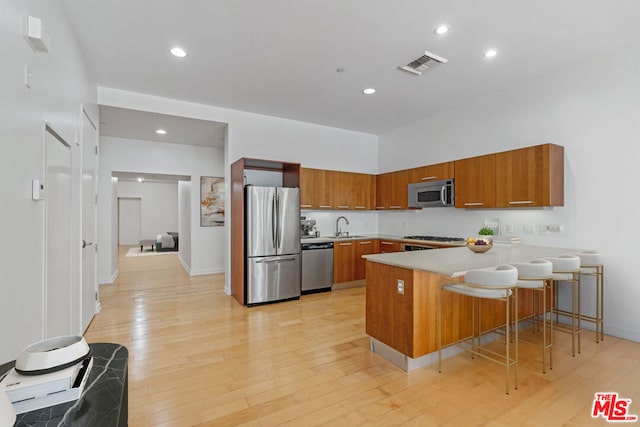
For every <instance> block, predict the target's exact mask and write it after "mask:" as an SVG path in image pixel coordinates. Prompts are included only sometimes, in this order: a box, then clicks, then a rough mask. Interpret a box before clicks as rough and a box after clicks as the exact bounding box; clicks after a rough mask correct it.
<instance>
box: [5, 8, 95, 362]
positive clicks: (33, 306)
mask: <svg viewBox="0 0 640 427" xmlns="http://www.w3.org/2000/svg"><path fill="white" fill-rule="evenodd" d="M27 15H32V16H36V17H39V18H41V19H42V20H43V23H44V25H45V26H46V28H47V30H48V31H49V33H50V34H51V37H52V49H51V51H50V52H49V53H42V52H36V51H34V50H33V49H32V48H31V46H30V45H29V44H28V42H27V40H26V39H25V37H24V35H23V27H24V19H25V16H27ZM0 57H2V58H3V59H2V66H0V93H1V94H2V96H0V141H2V149H3V155H2V156H0V178H1V179H0V182H1V184H0V198H1V199H2V209H0V222H1V223H2V224H3V225H4V227H3V229H2V236H3V238H4V239H5V241H7V242H11V244H10V245H2V246H1V248H0V271H2V285H0V325H2V327H1V328H0V363H3V362H6V361H9V360H12V359H15V358H16V357H17V356H18V354H19V352H20V350H22V348H24V347H25V346H26V345H28V344H30V343H32V342H34V341H38V340H40V339H42V338H43V321H44V320H43V319H44V318H43V298H44V294H43V289H44V270H43V265H44V264H43V263H44V225H43V224H44V212H45V204H46V201H33V200H31V180H32V179H33V178H39V177H42V176H43V175H44V134H45V133H44V129H45V120H46V121H47V122H48V123H49V124H50V125H51V127H52V128H53V129H55V131H56V132H57V133H59V134H60V135H61V136H62V138H63V139H65V140H66V141H68V142H69V143H70V144H71V164H72V189H73V194H72V219H73V220H74V221H75V222H74V224H76V226H74V228H73V229H72V232H71V240H72V244H73V247H72V252H71V256H72V259H71V260H69V261H70V263H71V266H72V284H71V285H72V289H73V290H74V292H78V290H79V289H80V279H81V274H80V265H81V258H80V256H81V255H80V254H81V252H80V244H81V243H80V241H81V235H80V233H81V228H80V226H79V221H77V220H78V219H79V218H81V209H82V206H81V200H80V197H81V191H80V189H81V168H80V162H81V152H80V147H79V146H78V145H76V136H77V135H78V134H79V131H80V129H81V117H82V116H81V108H82V105H83V104H84V105H85V108H86V109H87V112H88V113H89V116H90V117H92V118H93V119H94V123H98V120H97V107H96V88H95V84H94V83H93V82H92V80H91V78H90V77H89V74H88V72H87V70H86V68H85V65H84V63H83V59H82V56H81V55H80V54H79V49H78V46H77V44H76V41H75V39H74V36H73V34H72V32H71V31H70V25H69V22H68V21H67V18H66V14H65V13H64V11H63V10H62V8H61V7H60V3H59V2H49V1H22V0H4V1H2V3H1V5H0ZM25 65H28V66H29V68H30V70H31V74H32V76H33V77H32V80H31V89H28V88H26V87H25V86H24V84H23V76H24V69H25ZM73 300H74V301H80V297H79V296H78V295H74V297H73ZM74 310H78V307H74Z"/></svg>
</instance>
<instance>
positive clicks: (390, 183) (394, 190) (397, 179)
mask: <svg viewBox="0 0 640 427" xmlns="http://www.w3.org/2000/svg"><path fill="white" fill-rule="evenodd" d="M408 186H409V170H408V169H405V170H400V171H395V172H387V173H383V174H381V175H377V176H376V209H377V210H402V209H408V208H409V194H408Z"/></svg>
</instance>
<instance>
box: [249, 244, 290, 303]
mask: <svg viewBox="0 0 640 427" xmlns="http://www.w3.org/2000/svg"><path fill="white" fill-rule="evenodd" d="M292 298H300V255H298V254H294V255H283V256H268V257H254V258H248V259H247V305H253V304H260V303H264V302H273V301H280V300H285V299H292Z"/></svg>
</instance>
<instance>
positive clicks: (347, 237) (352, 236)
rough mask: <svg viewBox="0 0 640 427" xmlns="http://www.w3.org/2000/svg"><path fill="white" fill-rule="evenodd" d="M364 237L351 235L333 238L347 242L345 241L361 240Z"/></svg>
mask: <svg viewBox="0 0 640 427" xmlns="http://www.w3.org/2000/svg"><path fill="white" fill-rule="evenodd" d="M362 237H364V236H356V235H349V236H333V238H334V239H338V240H345V239H360V238H362Z"/></svg>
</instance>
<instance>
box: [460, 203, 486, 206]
mask: <svg viewBox="0 0 640 427" xmlns="http://www.w3.org/2000/svg"><path fill="white" fill-rule="evenodd" d="M464 205H465V206H482V205H484V203H482V202H470V203H465V204H464Z"/></svg>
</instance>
